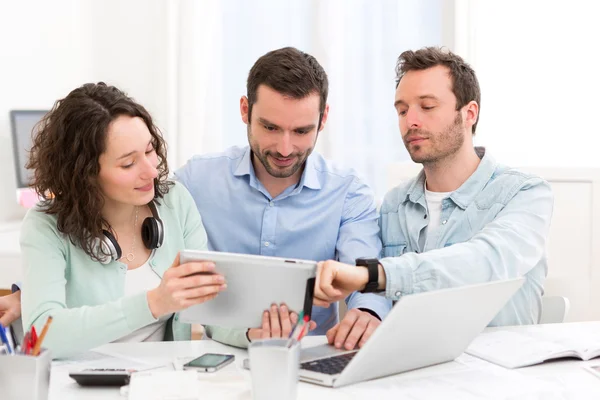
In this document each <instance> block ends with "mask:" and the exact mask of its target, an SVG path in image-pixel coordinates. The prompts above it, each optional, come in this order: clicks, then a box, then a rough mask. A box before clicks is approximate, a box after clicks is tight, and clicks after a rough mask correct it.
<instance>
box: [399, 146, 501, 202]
mask: <svg viewBox="0 0 600 400" xmlns="http://www.w3.org/2000/svg"><path fill="white" fill-rule="evenodd" d="M475 152H476V153H477V155H478V156H479V158H480V159H481V162H480V163H479V165H478V166H477V169H476V170H475V172H473V174H471V176H470V177H469V178H468V179H467V180H466V181H465V182H464V183H463V184H462V185H461V186H460V187H459V188H458V189H456V190H455V191H454V192H452V194H451V195H450V199H452V201H454V203H456V205H457V206H459V207H460V208H462V209H465V208H467V207H468V206H469V204H471V203H472V202H473V200H474V199H475V196H477V194H478V193H479V192H481V190H482V189H483V187H484V186H485V185H487V183H488V182H489V180H490V179H491V177H492V175H493V174H494V172H495V171H496V168H497V167H498V163H497V162H496V160H494V158H493V157H492V156H490V155H488V154H486V151H485V148H484V147H475ZM424 195H425V171H424V170H421V172H419V175H417V178H416V179H415V181H414V182H413V183H412V185H411V186H410V188H409V189H408V191H407V193H406V199H407V200H410V201H411V202H413V203H418V202H419V200H420V199H421V198H422V197H423V196H424Z"/></svg>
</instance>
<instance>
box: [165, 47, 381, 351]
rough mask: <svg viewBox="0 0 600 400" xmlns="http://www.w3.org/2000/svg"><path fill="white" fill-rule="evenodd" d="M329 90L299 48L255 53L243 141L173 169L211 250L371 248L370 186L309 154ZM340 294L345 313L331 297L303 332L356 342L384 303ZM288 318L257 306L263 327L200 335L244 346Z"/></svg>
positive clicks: (326, 252)
mask: <svg viewBox="0 0 600 400" xmlns="http://www.w3.org/2000/svg"><path fill="white" fill-rule="evenodd" d="M327 93H328V80H327V74H326V73H325V71H324V70H323V68H322V67H321V65H320V64H319V63H318V62H317V60H316V59H315V58H314V57H312V56H310V55H308V54H306V53H303V52H301V51H299V50H297V49H294V48H289V47H288V48H283V49H279V50H275V51H272V52H269V53H267V54H265V55H264V56H262V57H261V58H259V59H258V61H256V63H255V64H254V66H253V67H252V69H251V70H250V73H249V76H248V81H247V96H243V97H242V98H241V101H240V112H241V116H242V120H243V122H244V123H245V124H246V125H247V134H248V141H249V144H250V145H249V146H247V147H243V148H238V147H233V148H230V149H228V150H226V151H225V152H223V153H220V154H214V155H205V156H197V157H194V158H192V159H191V160H190V161H189V162H188V163H187V164H186V165H185V166H184V167H182V168H181V169H180V170H178V171H177V172H176V173H175V175H176V177H177V179H178V180H179V181H180V182H182V183H183V184H184V185H185V186H186V187H187V188H188V190H189V191H190V193H191V194H192V196H193V197H194V200H195V201H196V204H197V206H198V210H199V211H200V214H201V216H202V220H203V223H204V227H205V228H206V231H207V234H208V246H209V249H211V250H216V251H225V252H234V253H246V254H259V255H267V256H278V257H292V258H302V259H309V260H317V261H320V260H326V259H338V260H340V261H341V262H345V263H354V262H355V259H356V258H359V257H377V256H378V255H379V253H380V251H381V241H380V238H379V227H378V224H377V218H378V216H377V211H376V204H375V201H374V198H373V194H372V192H371V190H370V189H369V188H368V187H367V185H365V184H364V183H363V182H362V181H361V180H360V179H359V178H358V177H357V176H356V174H355V173H354V172H353V171H351V170H344V169H339V168H336V167H335V166H333V165H331V164H330V163H328V162H327V161H326V160H325V159H324V158H323V157H322V156H321V155H319V154H317V153H315V152H313V149H314V146H315V143H316V141H317V137H318V134H319V132H320V131H321V130H322V129H323V128H324V126H325V123H326V121H327V115H328V112H329V107H328V105H327ZM346 301H347V305H348V309H349V311H348V313H347V314H346V316H345V318H344V319H343V321H342V322H341V324H338V309H337V305H332V306H329V307H328V308H321V307H314V309H313V311H312V319H313V321H314V322H316V329H314V330H313V331H312V332H311V333H312V334H327V336H328V338H329V341H330V342H333V341H334V338H336V340H337V341H344V342H345V343H346V345H347V346H349V347H354V346H355V345H356V344H358V343H362V342H364V341H365V340H366V339H367V338H368V337H369V336H370V335H371V333H372V332H373V330H374V329H375V328H376V327H377V326H378V325H379V323H380V320H381V319H383V318H384V317H385V315H387V313H388V312H389V310H390V308H391V302H390V301H389V300H386V299H385V298H384V297H383V296H378V295H374V294H362V293H350V294H349V296H348V297H347V299H346ZM279 311H281V312H279ZM291 322H293V321H291V320H290V317H289V314H288V310H287V309H286V308H285V307H282V309H281V310H278V309H277V307H273V308H272V309H271V310H270V311H269V312H265V313H264V315H263V326H262V327H249V328H252V329H248V330H235V329H221V328H217V329H207V334H208V335H209V336H211V337H212V338H213V339H215V340H218V341H220V342H223V343H227V344H231V345H234V346H238V347H246V346H247V345H248V342H249V340H254V339H258V338H265V337H280V336H286V337H287V333H288V332H289V330H290V327H291ZM361 340H362V342H361Z"/></svg>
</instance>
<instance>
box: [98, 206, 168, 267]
mask: <svg viewBox="0 0 600 400" xmlns="http://www.w3.org/2000/svg"><path fill="white" fill-rule="evenodd" d="M148 207H149V208H150V211H151V212H152V216H151V217H148V218H146V219H144V222H143V223H142V242H143V243H144V246H146V248H147V249H150V250H154V249H158V248H159V247H160V246H162V244H163V240H164V238H165V228H164V225H163V222H162V220H161V219H160V214H159V213H158V208H157V207H156V203H155V202H154V201H151V202H150V203H148ZM102 232H103V233H104V236H105V239H104V240H102V241H101V243H100V246H102V250H103V253H104V254H110V258H108V257H107V258H106V259H105V260H103V261H102V263H103V264H108V263H109V262H110V261H113V260H114V261H118V260H120V259H121V256H122V255H123V251H122V250H121V247H120V246H119V243H118V242H117V239H116V238H115V236H114V235H113V234H112V233H110V231H108V230H106V229H103V230H102Z"/></svg>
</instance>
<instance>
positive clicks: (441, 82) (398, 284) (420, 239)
mask: <svg viewBox="0 0 600 400" xmlns="http://www.w3.org/2000/svg"><path fill="white" fill-rule="evenodd" d="M396 73H397V89H396V96H395V102H394V106H395V108H396V111H397V113H398V119H399V125H400V133H401V134H402V138H403V140H404V144H405V146H406V149H407V150H408V152H409V154H410V156H411V158H412V160H413V161H414V162H417V163H421V164H423V170H422V171H421V173H420V174H419V175H418V176H417V177H416V178H414V179H412V180H410V181H408V182H405V183H403V184H401V185H400V186H398V187H396V188H394V189H392V190H391V191H390V192H389V193H387V195H386V196H385V200H384V202H383V205H382V207H381V215H380V227H381V234H382V239H383V256H384V258H382V259H381V260H371V261H370V262H369V263H366V264H367V265H365V266H366V268H356V267H353V266H348V265H345V264H341V263H339V262H334V261H327V262H325V263H322V264H321V265H320V267H319V268H320V270H319V272H320V276H319V277H320V279H319V288H318V289H317V290H316V294H315V297H316V299H315V301H316V303H315V304H321V305H324V304H327V302H330V301H335V300H336V299H337V298H339V297H342V296H343V294H345V293H348V292H349V291H353V290H365V289H366V291H373V292H375V291H385V296H386V297H387V298H389V299H392V300H398V299H400V298H401V297H402V296H404V295H407V294H412V293H421V292H426V291H429V290H436V289H442V288H449V287H457V286H462V285H468V284H475V283H481V282H487V281H493V280H500V279H509V278H516V277H520V276H524V277H525V278H526V281H525V283H524V285H523V287H522V288H521V289H520V290H519V292H517V293H516V294H515V295H514V296H513V297H512V298H511V299H510V301H509V302H508V303H507V304H506V306H505V307H504V308H503V309H502V310H501V311H500V312H499V313H498V315H497V316H496V317H495V318H494V319H493V320H492V322H491V323H490V325H491V326H498V325H519V324H535V323H537V322H538V320H539V317H540V310H541V296H542V293H543V284H544V280H545V277H546V273H547V268H548V267H547V260H546V240H547V237H548V230H549V228H550V219H551V216H552V208H553V196H552V192H551V190H550V187H549V185H548V183H547V182H545V181H544V180H542V179H541V178H539V177H537V176H533V175H529V174H525V173H522V172H519V171H516V170H514V169H510V168H508V167H506V166H503V165H500V164H498V163H497V162H496V161H495V160H494V159H493V158H492V157H491V156H490V155H489V154H487V153H486V151H485V149H482V148H474V147H473V140H472V136H473V135H474V134H475V128H476V127H477V121H478V117H479V104H480V90H479V83H478V81H477V77H476V76H475V72H474V71H473V69H472V68H471V67H470V66H469V65H468V64H467V63H465V62H464V61H463V59H462V58H460V57H459V56H457V55H455V54H452V53H450V52H444V51H442V50H441V49H438V48H425V49H421V50H418V51H415V52H413V51H406V52H404V53H402V54H401V55H400V57H399V59H398V64H397V67H396ZM465 317H468V316H465Z"/></svg>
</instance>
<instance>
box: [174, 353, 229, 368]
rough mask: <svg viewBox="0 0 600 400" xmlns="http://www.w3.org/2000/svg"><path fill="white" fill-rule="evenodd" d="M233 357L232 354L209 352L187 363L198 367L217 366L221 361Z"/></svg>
mask: <svg viewBox="0 0 600 400" xmlns="http://www.w3.org/2000/svg"><path fill="white" fill-rule="evenodd" d="M232 357H233V356H232V355H230V354H214V353H208V354H203V355H201V356H200V357H198V358H196V359H193V360H192V361H190V362H189V363H187V364H186V365H189V366H190V367H198V368H210V367H216V366H217V365H220V364H221V363H223V362H225V361H227V360H229V359H230V358H232Z"/></svg>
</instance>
